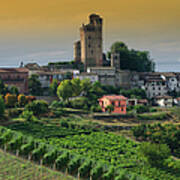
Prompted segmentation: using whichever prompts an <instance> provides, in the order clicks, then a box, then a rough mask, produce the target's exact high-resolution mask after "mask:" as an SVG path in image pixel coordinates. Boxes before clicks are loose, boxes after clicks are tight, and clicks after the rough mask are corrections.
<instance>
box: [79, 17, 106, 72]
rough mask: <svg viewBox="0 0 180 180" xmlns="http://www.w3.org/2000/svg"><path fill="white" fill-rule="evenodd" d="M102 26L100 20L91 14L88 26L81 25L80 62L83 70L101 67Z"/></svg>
mask: <svg viewBox="0 0 180 180" xmlns="http://www.w3.org/2000/svg"><path fill="white" fill-rule="evenodd" d="M102 24H103V20H102V18H101V17H100V16H99V15H96V14H92V15H90V16H89V24H87V25H84V24H83V25H82V26H81V28H80V37H81V62H83V63H84V66H85V69H86V68H87V67H93V66H102V65H103V49H102Z"/></svg>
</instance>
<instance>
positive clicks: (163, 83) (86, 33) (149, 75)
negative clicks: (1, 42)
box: [0, 14, 180, 107]
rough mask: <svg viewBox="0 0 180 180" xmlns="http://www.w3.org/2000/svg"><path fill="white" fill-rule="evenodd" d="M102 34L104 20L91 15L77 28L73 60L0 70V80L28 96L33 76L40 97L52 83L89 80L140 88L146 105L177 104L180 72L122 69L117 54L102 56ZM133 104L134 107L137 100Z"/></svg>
mask: <svg viewBox="0 0 180 180" xmlns="http://www.w3.org/2000/svg"><path fill="white" fill-rule="evenodd" d="M102 31H103V19H102V18H101V17H100V16H99V15H96V14H92V15H90V16H89V23H88V24H86V25H84V24H83V25H82V26H81V27H80V41H77V42H75V43H74V61H71V62H59V63H53V62H49V64H48V65H47V66H39V65H38V64H37V63H29V64H26V65H23V63H21V65H20V67H19V68H0V78H1V80H3V82H4V83H5V84H7V85H8V86H16V87H17V88H18V89H19V91H20V93H24V94H28V93H29V90H28V78H29V77H31V76H32V75H33V74H35V75H37V76H38V80H39V81H40V84H41V88H42V89H43V92H42V93H40V95H46V96H47V95H48V94H49V92H48V89H49V88H50V86H51V83H52V82H53V80H57V81H58V83H60V82H62V81H63V80H65V79H73V78H78V79H80V80H84V79H89V80H90V82H91V83H95V82H97V81H98V82H99V83H100V84H102V85H104V86H107V87H108V86H112V87H115V88H121V89H134V88H139V89H142V90H144V91H145V93H146V99H144V101H145V102H147V103H149V104H156V105H159V106H162V107H163V106H168V107H171V106H173V105H174V104H176V105H178V104H180V103H179V101H180V98H179V97H178V95H180V73H174V72H167V73H166V72H162V73H160V72H153V71H148V72H143V71H141V72H137V71H135V70H129V69H121V54H120V53H119V52H116V51H114V52H111V54H110V59H107V58H106V55H105V54H104V53H103V36H102ZM122 66H123V64H122ZM111 94H113V92H112V93H111ZM109 95H110V94H109ZM129 101H132V100H129ZM133 101H134V103H135V104H137V102H138V99H136V98H135V99H134V100H133ZM142 101H143V100H142Z"/></svg>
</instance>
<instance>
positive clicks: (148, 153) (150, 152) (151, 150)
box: [140, 142, 171, 167]
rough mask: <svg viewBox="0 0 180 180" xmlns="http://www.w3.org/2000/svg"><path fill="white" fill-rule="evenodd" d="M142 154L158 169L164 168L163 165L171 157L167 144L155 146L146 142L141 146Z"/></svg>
mask: <svg viewBox="0 0 180 180" xmlns="http://www.w3.org/2000/svg"><path fill="white" fill-rule="evenodd" d="M140 153H141V154H142V155H143V156H144V157H145V158H146V160H147V162H148V163H149V164H150V165H152V166H156V167H162V166H163V163H164V161H165V160H166V159H168V158H169V156H170V154H171V153H170V149H169V147H168V146H167V145H166V144H153V143H150V142H144V143H142V144H141V146H140Z"/></svg>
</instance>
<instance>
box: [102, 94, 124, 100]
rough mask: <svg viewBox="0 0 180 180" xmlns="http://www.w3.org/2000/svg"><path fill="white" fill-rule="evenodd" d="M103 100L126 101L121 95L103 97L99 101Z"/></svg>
mask: <svg viewBox="0 0 180 180" xmlns="http://www.w3.org/2000/svg"><path fill="white" fill-rule="evenodd" d="M104 98H106V99H109V100H126V99H127V98H126V97H124V96H122V95H107V96H106V95H105V96H103V97H102V98H100V99H99V100H101V99H104Z"/></svg>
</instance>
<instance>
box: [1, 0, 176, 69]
mask: <svg viewBox="0 0 180 180" xmlns="http://www.w3.org/2000/svg"><path fill="white" fill-rule="evenodd" d="M92 13H97V14H99V15H100V16H101V17H102V18H103V20H104V24H103V47H104V52H107V51H108V50H109V48H110V46H111V45H112V43H114V42H115V41H123V42H125V43H126V44H127V45H128V47H129V48H133V49H137V50H147V51H149V52H150V55H151V58H152V59H153V60H154V61H155V63H156V70H158V71H179V72H180V0H148V1H147V0H111V1H104V0H91V1H89V0H0V66H1V67H2V66H3V67H7V66H12V67H14V66H19V64H20V62H21V61H23V62H24V63H25V64H26V63H30V62H38V63H39V64H41V65H44V64H47V63H48V62H52V61H69V60H72V59H73V43H74V41H76V40H78V39H79V38H80V35H79V27H80V26H81V24H82V23H85V24H86V23H88V16H89V15H90V14H92Z"/></svg>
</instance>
